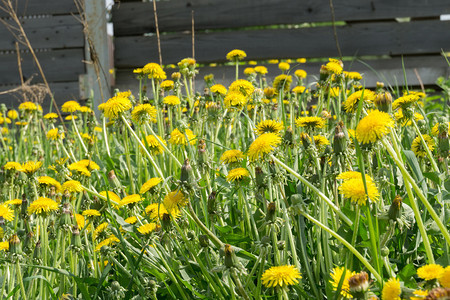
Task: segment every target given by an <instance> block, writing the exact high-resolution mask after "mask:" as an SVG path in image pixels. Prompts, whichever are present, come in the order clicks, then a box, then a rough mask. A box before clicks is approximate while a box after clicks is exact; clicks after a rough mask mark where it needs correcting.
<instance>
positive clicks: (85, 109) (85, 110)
mask: <svg viewBox="0 0 450 300" xmlns="http://www.w3.org/2000/svg"><path fill="white" fill-rule="evenodd" d="M78 110H79V111H80V112H82V113H91V112H93V111H92V109H91V108H90V107H89V106H80V108H79V109H78Z"/></svg>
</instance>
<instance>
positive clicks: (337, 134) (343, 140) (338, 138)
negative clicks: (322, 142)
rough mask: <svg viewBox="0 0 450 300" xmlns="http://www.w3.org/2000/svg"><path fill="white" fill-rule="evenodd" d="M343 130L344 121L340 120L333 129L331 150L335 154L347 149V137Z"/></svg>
mask: <svg viewBox="0 0 450 300" xmlns="http://www.w3.org/2000/svg"><path fill="white" fill-rule="evenodd" d="M344 130H345V128H344V123H343V122H342V121H340V122H339V124H338V125H337V126H336V128H335V129H334V139H333V151H334V153H335V154H341V153H343V152H345V150H346V149H347V137H346V136H345V132H344Z"/></svg>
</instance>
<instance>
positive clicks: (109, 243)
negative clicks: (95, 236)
mask: <svg viewBox="0 0 450 300" xmlns="http://www.w3.org/2000/svg"><path fill="white" fill-rule="evenodd" d="M118 242H120V240H119V239H118V238H116V237H115V236H113V235H112V236H110V237H109V238H106V239H104V240H103V241H101V242H100V243H98V244H97V246H96V247H95V252H98V251H100V250H101V249H102V247H104V246H109V247H111V246H113V245H115V244H116V243H118Z"/></svg>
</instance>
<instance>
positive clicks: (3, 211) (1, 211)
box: [0, 204, 14, 221]
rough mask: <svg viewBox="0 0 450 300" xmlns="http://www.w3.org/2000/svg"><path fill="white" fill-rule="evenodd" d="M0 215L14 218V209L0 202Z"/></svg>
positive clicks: (10, 219)
mask: <svg viewBox="0 0 450 300" xmlns="http://www.w3.org/2000/svg"><path fill="white" fill-rule="evenodd" d="M0 217H2V218H3V219H5V220H7V221H12V220H14V211H13V210H12V209H11V208H9V206H8V205H7V204H0Z"/></svg>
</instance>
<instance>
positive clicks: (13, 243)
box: [8, 234, 22, 254]
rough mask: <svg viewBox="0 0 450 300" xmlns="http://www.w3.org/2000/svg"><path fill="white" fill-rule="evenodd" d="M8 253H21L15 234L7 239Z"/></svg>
mask: <svg viewBox="0 0 450 300" xmlns="http://www.w3.org/2000/svg"><path fill="white" fill-rule="evenodd" d="M8 242H9V252H10V253H12V254H20V253H22V248H21V245H20V240H19V237H18V236H17V234H13V235H12V236H11V237H10V238H9V241H8Z"/></svg>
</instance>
